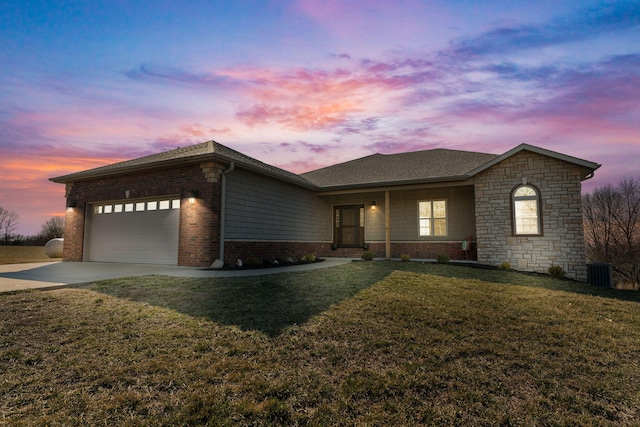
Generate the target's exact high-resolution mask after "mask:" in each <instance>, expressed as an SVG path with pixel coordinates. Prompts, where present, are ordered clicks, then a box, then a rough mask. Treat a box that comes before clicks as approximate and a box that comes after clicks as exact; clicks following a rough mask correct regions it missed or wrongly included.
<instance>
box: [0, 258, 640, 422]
mask: <svg viewBox="0 0 640 427" xmlns="http://www.w3.org/2000/svg"><path fill="white" fill-rule="evenodd" d="M398 270H404V271H398ZM455 276H457V277H455ZM478 279H483V280H478ZM639 309H640V298H639V295H638V294H636V293H628V292H621V291H613V290H607V289H598V288H594V287H591V286H589V285H585V284H578V283H575V282H570V281H560V280H554V279H550V278H547V277H534V276H529V275H521V274H514V273H512V272H502V271H485V270H476V269H470V268H464V267H454V266H447V265H444V266H439V265H421V264H417V263H391V262H373V263H371V262H357V263H352V264H347V265H344V266H340V267H335V268H328V269H320V270H315V271H311V272H301V273H287V274H279V275H271V276H262V277H248V278H233V279H229V278H225V279H175V278H168V277H161V276H151V277H144V278H127V279H117V280H109V281H103V282H97V283H94V284H91V285H87V286H83V287H77V288H66V289H58V290H52V291H30V292H17V293H12V294H2V295H0V337H1V339H2V341H1V343H0V425H3V424H6V425H29V426H30V425H65V426H67V425H98V424H101V425H131V426H137V425H207V424H208V425H474V426H476V425H523V426H524V425H526V426H531V425H635V424H637V420H638V419H640V316H639V315H638V312H639Z"/></svg>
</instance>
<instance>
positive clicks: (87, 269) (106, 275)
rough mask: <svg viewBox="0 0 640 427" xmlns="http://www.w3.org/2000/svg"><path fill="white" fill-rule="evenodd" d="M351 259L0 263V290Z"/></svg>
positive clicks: (226, 273) (256, 272)
mask: <svg viewBox="0 0 640 427" xmlns="http://www.w3.org/2000/svg"><path fill="white" fill-rule="evenodd" d="M348 262H351V259H350V258H327V259H325V260H324V261H323V262H317V263H313V264H303V265H293V266H284V267H274V268H265V269H246V270H205V269H202V268H197V267H175V266H169V265H150V264H122V263H105V262H44V263H31V264H7V265H0V292H10V291H20V290H25V289H42V288H51V287H57V286H65V285H74V284H79V283H88V282H93V281H96V280H105V279H116V278H118V277H129V276H149V275H161V276H173V277H192V278H206V277H239V276H262V275H266V274H276V273H283V272H292V271H308V270H315V269H317V268H327V267H334V266H336V265H341V264H346V263H348Z"/></svg>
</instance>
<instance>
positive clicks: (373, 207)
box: [371, 200, 376, 209]
mask: <svg viewBox="0 0 640 427" xmlns="http://www.w3.org/2000/svg"><path fill="white" fill-rule="evenodd" d="M375 208H376V201H375V200H374V201H372V202H371V209H375Z"/></svg>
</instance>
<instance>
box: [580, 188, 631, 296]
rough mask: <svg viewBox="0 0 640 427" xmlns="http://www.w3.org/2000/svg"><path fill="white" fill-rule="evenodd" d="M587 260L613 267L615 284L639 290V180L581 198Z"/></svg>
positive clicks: (595, 191)
mask: <svg viewBox="0 0 640 427" xmlns="http://www.w3.org/2000/svg"><path fill="white" fill-rule="evenodd" d="M582 202H583V212H584V230H585V243H586V246H587V256H588V258H589V259H590V260H592V261H596V262H608V263H610V264H611V265H612V268H613V272H614V274H615V276H616V281H618V282H619V283H620V284H629V285H632V286H633V287H634V289H639V288H640V178H638V179H628V178H623V179H622V180H621V181H620V183H619V184H618V186H617V187H613V186H611V185H607V186H604V187H600V188H597V189H595V190H594V191H593V193H592V194H587V195H585V196H584V197H583V198H582Z"/></svg>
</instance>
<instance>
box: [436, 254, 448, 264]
mask: <svg viewBox="0 0 640 427" xmlns="http://www.w3.org/2000/svg"><path fill="white" fill-rule="evenodd" d="M438 264H449V255H447V254H440V255H438Z"/></svg>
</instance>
